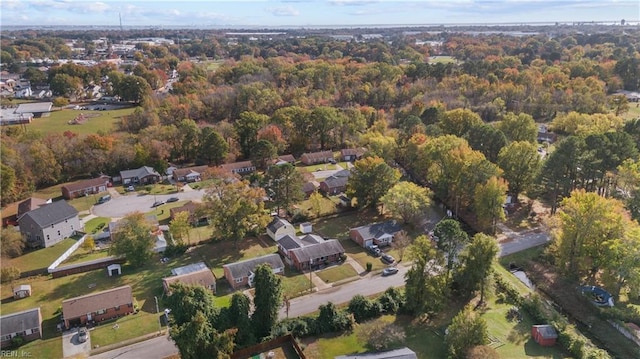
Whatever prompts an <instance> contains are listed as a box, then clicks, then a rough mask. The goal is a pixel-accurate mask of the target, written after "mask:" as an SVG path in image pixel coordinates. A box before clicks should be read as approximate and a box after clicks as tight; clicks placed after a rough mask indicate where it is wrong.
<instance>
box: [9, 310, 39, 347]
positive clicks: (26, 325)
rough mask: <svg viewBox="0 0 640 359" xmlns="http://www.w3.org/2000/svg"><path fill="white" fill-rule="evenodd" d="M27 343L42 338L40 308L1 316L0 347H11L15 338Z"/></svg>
mask: <svg viewBox="0 0 640 359" xmlns="http://www.w3.org/2000/svg"><path fill="white" fill-rule="evenodd" d="M18 336H19V337H22V339H23V340H24V341H25V342H29V341H32V340H36V339H40V338H42V313H40V307H38V308H32V309H27V310H24V311H22V312H18V313H12V314H6V315H3V316H0V338H2V341H1V342H0V346H1V347H2V348H7V347H10V346H11V344H12V342H11V340H12V339H13V338H14V337H18Z"/></svg>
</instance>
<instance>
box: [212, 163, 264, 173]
mask: <svg viewBox="0 0 640 359" xmlns="http://www.w3.org/2000/svg"><path fill="white" fill-rule="evenodd" d="M220 167H221V168H222V169H223V170H225V171H228V172H231V173H235V174H238V175H245V174H249V173H252V172H254V171H255V170H256V166H254V164H253V162H251V161H241V162H233V163H225V164H223V165H221V166H220Z"/></svg>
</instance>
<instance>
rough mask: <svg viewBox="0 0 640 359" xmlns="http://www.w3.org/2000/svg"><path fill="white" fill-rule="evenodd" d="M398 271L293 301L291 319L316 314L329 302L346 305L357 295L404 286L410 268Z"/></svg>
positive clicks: (373, 276) (284, 316) (366, 278)
mask: <svg viewBox="0 0 640 359" xmlns="http://www.w3.org/2000/svg"><path fill="white" fill-rule="evenodd" d="M398 269H400V270H399V271H398V273H397V274H395V275H391V276H387V277H383V276H381V275H380V274H368V275H366V276H364V277H362V278H361V279H359V280H356V281H354V282H349V283H345V284H343V285H340V286H337V287H333V288H330V289H326V290H323V291H320V292H316V293H313V294H308V295H305V296H302V297H298V298H294V299H291V301H290V307H289V317H297V316H301V315H304V314H309V313H312V312H315V311H316V310H318V307H319V306H320V305H321V304H325V303H328V302H333V303H334V304H342V303H346V302H348V301H350V300H351V298H353V296H355V295H356V294H362V295H364V296H365V297H366V296H369V295H373V294H376V293H380V292H384V291H385V290H386V289H387V288H389V287H399V286H403V285H404V275H405V273H407V270H408V269H409V268H408V267H404V266H402V265H398ZM286 317H287V314H286V311H285V309H284V308H283V309H282V310H280V318H281V319H282V318H286Z"/></svg>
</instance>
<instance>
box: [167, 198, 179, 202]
mask: <svg viewBox="0 0 640 359" xmlns="http://www.w3.org/2000/svg"><path fill="white" fill-rule="evenodd" d="M179 200H180V198H178V197H170V198H169V199H167V203H171V202H178V201H179Z"/></svg>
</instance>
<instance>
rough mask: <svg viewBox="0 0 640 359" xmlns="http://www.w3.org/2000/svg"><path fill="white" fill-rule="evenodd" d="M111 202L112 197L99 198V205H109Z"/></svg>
mask: <svg viewBox="0 0 640 359" xmlns="http://www.w3.org/2000/svg"><path fill="white" fill-rule="evenodd" d="M110 200H111V196H110V195H108V194H107V195H104V196H102V197H100V198H98V204H103V203H107V202H109V201H110Z"/></svg>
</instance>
